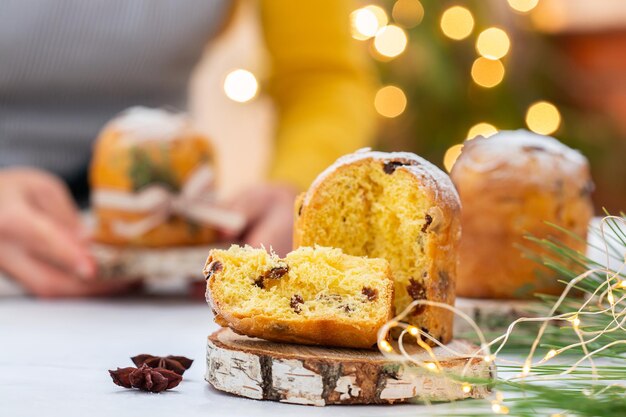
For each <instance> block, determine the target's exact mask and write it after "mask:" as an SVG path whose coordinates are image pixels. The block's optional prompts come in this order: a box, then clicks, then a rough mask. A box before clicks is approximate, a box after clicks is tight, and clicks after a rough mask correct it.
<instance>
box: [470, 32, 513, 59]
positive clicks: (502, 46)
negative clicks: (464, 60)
mask: <svg viewBox="0 0 626 417" xmlns="http://www.w3.org/2000/svg"><path fill="white" fill-rule="evenodd" d="M510 47H511V41H510V40H509V35H507V34H506V32H505V31H503V30H502V29H500V28H496V27H492V28H488V29H485V30H483V31H482V32H480V34H479V35H478V38H477V39H476V51H477V52H478V53H479V54H480V55H482V56H484V57H485V58H489V59H500V58H502V57H504V56H505V55H506V54H507V53H508V52H509V48H510Z"/></svg>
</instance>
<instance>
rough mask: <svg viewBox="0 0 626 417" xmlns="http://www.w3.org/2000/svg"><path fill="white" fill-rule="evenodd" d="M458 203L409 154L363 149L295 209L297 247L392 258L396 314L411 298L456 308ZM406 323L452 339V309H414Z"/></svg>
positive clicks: (436, 173) (326, 175) (435, 172)
mask: <svg viewBox="0 0 626 417" xmlns="http://www.w3.org/2000/svg"><path fill="white" fill-rule="evenodd" d="M459 211H460V205H459V198H458V195H457V193H456V190H455V189H454V186H453V185H452V183H451V181H450V178H449V177H448V176H447V175H446V174H445V173H444V172H442V171H441V170H440V169H439V168H437V167H435V166H434V165H432V164H431V163H429V162H428V161H426V160H424V159H422V158H420V157H419V156H417V155H414V154H411V153H405V152H398V153H383V152H370V151H368V150H362V151H358V152H356V153H354V154H351V155H346V156H344V157H342V158H340V159H339V160H337V162H336V163H335V164H333V165H332V166H331V167H329V168H328V169H327V170H326V171H324V172H323V173H322V174H320V176H319V177H318V178H317V179H316V180H315V181H314V182H313V184H312V185H311V187H310V188H309V190H308V191H307V192H306V193H305V194H303V195H301V196H300V197H299V198H298V200H297V201H296V205H295V217H296V221H295V225H294V247H298V246H301V245H302V246H311V245H322V246H332V247H337V248H341V249H343V251H344V252H346V253H348V254H350V255H356V256H371V257H378V258H383V259H386V260H387V261H389V263H390V265H391V270H392V274H393V278H394V282H395V285H394V286H395V297H394V304H395V309H396V312H397V313H400V312H401V311H402V310H404V309H405V308H406V307H407V306H408V305H409V304H410V303H411V302H413V301H414V300H430V301H436V302H442V303H446V304H450V305H453V304H454V295H455V280H456V266H457V265H456V264H457V243H458V241H459V238H460V233H461V228H460V212H459ZM408 321H409V322H410V323H411V324H413V325H414V326H417V327H419V328H420V329H421V330H423V331H425V332H428V333H429V334H430V335H431V336H432V337H434V338H436V339H438V340H440V341H442V342H443V343H447V342H449V341H450V340H451V339H452V321H453V314H452V312H450V311H448V310H446V309H444V308H441V307H436V306H427V305H424V304H420V305H417V306H416V307H415V308H414V309H413V310H412V313H411V314H410V315H409V316H408Z"/></svg>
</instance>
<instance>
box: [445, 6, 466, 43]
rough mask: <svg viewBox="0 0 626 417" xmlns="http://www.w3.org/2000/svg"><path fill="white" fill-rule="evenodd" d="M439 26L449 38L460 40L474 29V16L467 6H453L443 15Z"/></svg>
mask: <svg viewBox="0 0 626 417" xmlns="http://www.w3.org/2000/svg"><path fill="white" fill-rule="evenodd" d="M439 26H441V31H442V32H443V34H444V35H446V36H447V37H448V38H450V39H454V40H455V41H460V40H461V39H465V38H467V37H468V36H469V35H470V34H471V33H472V30H474V16H472V12H470V11H469V10H468V9H466V8H465V7H461V6H452V7H450V8H449V9H447V10H446V11H444V12H443V14H442V15H441V20H440V22H439Z"/></svg>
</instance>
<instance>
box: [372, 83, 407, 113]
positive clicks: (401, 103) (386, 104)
mask: <svg viewBox="0 0 626 417" xmlns="http://www.w3.org/2000/svg"><path fill="white" fill-rule="evenodd" d="M374 107H375V108H376V111H377V112H378V113H379V114H380V115H381V116H385V117H389V118H392V117H397V116H399V115H401V114H402V112H404V109H406V96H405V95H404V92H403V91H402V90H401V89H399V88H398V87H396V86H394V85H388V86H385V87H383V88H381V89H380V90H378V92H377V93H376V97H375V98H374Z"/></svg>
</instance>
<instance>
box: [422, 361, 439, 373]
mask: <svg viewBox="0 0 626 417" xmlns="http://www.w3.org/2000/svg"><path fill="white" fill-rule="evenodd" d="M424 366H425V367H426V369H428V370H429V371H433V372H434V371H436V370H437V365H435V364H434V363H433V362H425V363H424Z"/></svg>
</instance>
